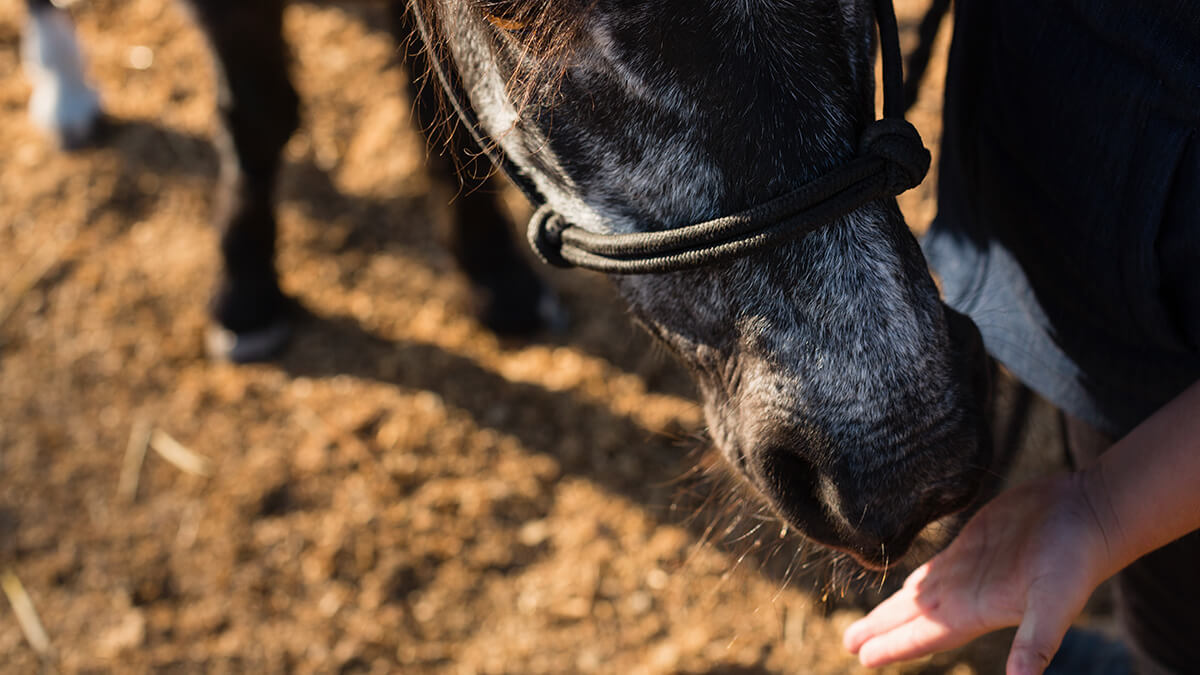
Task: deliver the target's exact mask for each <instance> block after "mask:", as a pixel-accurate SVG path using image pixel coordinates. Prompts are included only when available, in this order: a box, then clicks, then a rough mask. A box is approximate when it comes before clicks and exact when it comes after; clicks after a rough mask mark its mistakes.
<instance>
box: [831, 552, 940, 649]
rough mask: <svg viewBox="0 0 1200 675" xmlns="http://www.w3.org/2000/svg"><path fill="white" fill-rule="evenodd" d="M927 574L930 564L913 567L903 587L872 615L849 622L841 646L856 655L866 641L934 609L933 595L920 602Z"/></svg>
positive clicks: (874, 610)
mask: <svg viewBox="0 0 1200 675" xmlns="http://www.w3.org/2000/svg"><path fill="white" fill-rule="evenodd" d="M928 574H929V565H928V564H925V565H922V566H920V567H918V568H917V569H915V570H913V573H912V574H910V575H909V576H908V579H906V580H905V581H904V586H903V587H902V588H901V589H900V590H898V591H896V592H895V593H893V594H892V595H891V596H890V597H889V598H888V599H886V600H884V601H883V602H881V603H879V604H878V605H876V606H875V609H873V610H871V612H870V613H869V614H867V615H866V616H864V617H863V618H861V619H859V620H858V621H855V622H854V623H852V624H850V627H849V628H847V629H846V632H845V634H843V635H842V646H843V647H845V648H846V650H847V651H849V652H850V653H851V654H857V653H858V650H859V649H860V648H861V647H862V646H863V643H865V642H866V641H867V640H870V639H871V638H873V637H875V636H876V635H879V634H881V633H886V632H887V631H890V630H892V629H893V628H895V627H897V626H900V625H902V624H904V623H906V622H908V621H911V620H912V619H913V618H915V617H916V616H918V615H920V614H921V612H923V611H929V610H931V609H933V608H935V607H936V604H935V602H934V601H933V600H932V598H925V599H923V600H922V601H920V602H918V595H919V593H920V590H919V587H920V585H921V582H922V581H923V580H924V579H925V577H926V576H928Z"/></svg>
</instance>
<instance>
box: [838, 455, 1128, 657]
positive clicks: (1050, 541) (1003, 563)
mask: <svg viewBox="0 0 1200 675" xmlns="http://www.w3.org/2000/svg"><path fill="white" fill-rule="evenodd" d="M1086 494H1087V493H1086V491H1085V490H1084V489H1083V487H1082V481H1081V478H1080V476H1079V475H1070V476H1057V477H1054V478H1050V479H1045V480H1040V481H1036V482H1033V483H1029V484H1026V485H1023V486H1021V487H1018V488H1015V489H1013V490H1009V491H1007V492H1005V493H1003V494H1001V495H1000V496H998V497H997V498H996V499H994V500H993V501H992V502H990V503H989V504H987V505H986V506H985V507H984V508H982V509H981V510H980V511H979V513H978V514H976V515H975V516H974V517H973V518H972V519H971V521H970V522H969V523H968V524H967V526H966V527H965V528H964V529H963V531H962V532H961V533H960V534H959V535H958V537H957V538H956V539H955V540H954V541H953V542H952V543H951V544H950V546H949V547H948V548H947V549H946V550H945V551H943V552H942V553H940V554H939V555H937V556H936V557H934V558H933V559H932V560H930V561H929V562H927V563H926V564H924V565H922V566H921V567H919V568H918V569H917V570H916V571H914V572H913V573H912V574H911V575H910V576H909V578H908V579H907V580H906V581H905V583H904V587H903V588H901V589H900V590H899V591H897V592H896V594H895V595H893V596H892V597H890V598H888V599H887V600H885V601H884V602H882V603H881V604H880V605H879V606H878V607H876V608H875V609H874V610H873V611H872V612H871V613H870V614H869V615H867V616H866V617H865V618H863V619H862V620H860V621H858V622H856V623H855V624H854V625H852V626H851V627H850V628H849V629H847V631H846V634H845V638H844V642H845V645H846V648H847V649H849V650H850V651H851V652H853V653H856V654H858V656H859V659H860V660H861V661H862V663H863V664H865V665H867V666H881V665H884V664H887V663H892V662H894V661H902V660H905V659H911V658H915V657H918V656H921V655H924V654H928V653H931V652H936V651H941V650H945V649H950V648H953V647H957V646H959V645H961V644H964V643H966V642H967V641H969V640H971V639H973V638H975V637H978V636H980V635H982V634H984V633H987V632H989V631H992V630H996V629H999V628H1004V627H1008V626H1014V625H1019V626H1020V628H1019V629H1018V630H1017V636H1016V639H1015V640H1014V642H1013V646H1012V651H1011V653H1010V654H1009V659H1008V666H1007V674H1008V675H1026V674H1027V673H1041V672H1042V671H1043V670H1044V669H1045V667H1046V665H1047V664H1048V663H1049V661H1050V658H1051V657H1052V656H1053V655H1054V652H1055V651H1057V649H1058V646H1059V644H1060V643H1061V641H1062V638H1063V635H1064V634H1065V633H1066V631H1067V628H1068V627H1069V626H1070V623H1071V621H1072V619H1074V618H1075V616H1077V615H1078V614H1079V612H1080V611H1081V610H1082V609H1083V605H1084V603H1085V602H1086V601H1087V599H1088V596H1089V595H1091V593H1092V591H1093V590H1095V588H1096V586H1098V585H1099V584H1100V582H1101V581H1103V579H1104V576H1105V575H1104V573H1103V570H1102V569H1101V562H1100V561H1103V560H1106V559H1107V555H1106V553H1107V550H1106V549H1107V544H1106V541H1105V537H1104V533H1103V531H1102V530H1101V529H1100V524H1099V521H1098V519H1097V517H1096V515H1095V511H1094V510H1093V508H1092V505H1091V503H1090V502H1089V500H1088V498H1087V496H1086Z"/></svg>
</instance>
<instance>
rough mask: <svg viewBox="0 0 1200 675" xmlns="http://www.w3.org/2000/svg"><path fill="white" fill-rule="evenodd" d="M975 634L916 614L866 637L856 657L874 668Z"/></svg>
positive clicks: (956, 643) (946, 646)
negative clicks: (877, 633)
mask: <svg viewBox="0 0 1200 675" xmlns="http://www.w3.org/2000/svg"><path fill="white" fill-rule="evenodd" d="M975 637H977V634H975V633H972V632H964V631H962V630H960V629H956V628H955V627H953V626H950V625H948V624H947V623H944V622H942V621H939V620H937V619H934V618H930V617H928V616H918V617H916V618H914V619H913V620H912V621H909V622H908V623H905V624H903V625H901V626H897V627H896V628H893V629H892V630H891V631H888V632H887V633H884V634H882V635H878V636H876V637H873V638H871V639H870V640H868V641H867V642H866V644H864V645H862V648H861V649H859V651H858V660H859V662H861V663H862V664H863V665H864V666H867V667H868V668H878V667H880V666H886V665H888V664H889V663H895V662H897V661H907V660H909V659H915V658H917V657H919V656H924V655H926V654H930V653H933V652H940V651H943V650H946V649H952V648H954V647H957V646H959V645H962V644H965V643H966V642H967V641H969V640H971V639H972V638H975Z"/></svg>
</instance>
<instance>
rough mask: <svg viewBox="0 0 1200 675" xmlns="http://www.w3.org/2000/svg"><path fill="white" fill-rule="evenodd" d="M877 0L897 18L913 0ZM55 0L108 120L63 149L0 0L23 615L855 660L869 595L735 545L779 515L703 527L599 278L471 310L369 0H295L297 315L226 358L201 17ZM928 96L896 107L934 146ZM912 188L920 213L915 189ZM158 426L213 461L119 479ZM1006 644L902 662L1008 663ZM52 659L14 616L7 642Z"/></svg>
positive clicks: (2, 206)
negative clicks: (238, 355) (277, 339)
mask: <svg viewBox="0 0 1200 675" xmlns="http://www.w3.org/2000/svg"><path fill="white" fill-rule="evenodd" d="M898 4H899V5H900V11H901V15H902V23H904V25H905V27H906V31H908V32H909V33H911V30H912V27H913V25H912V22H913V21H914V20H915V19H914V17H915V16H917V15H918V14H919V12H920V11H921V10H922V8H923V5H924V3H923V2H916V1H906V2H900V3H898ZM73 12H74V14H75V16H76V18H77V20H78V22H79V27H80V32H81V34H82V36H83V39H84V41H85V45H86V51H87V53H88V55H89V60H90V63H91V71H92V72H93V74H94V76H95V79H96V80H97V82H98V83H99V85H100V88H101V90H102V93H103V97H104V101H105V104H106V106H107V108H108V110H109V111H110V112H111V114H112V115H113V117H114V118H115V120H116V124H115V127H114V128H113V129H112V131H111V133H110V134H109V135H108V137H107V138H106V139H105V140H104V142H103V143H102V144H101V145H100V146H99V147H98V148H96V149H92V150H88V151H85V152H81V153H78V154H74V155H65V154H62V153H60V152H58V151H56V150H55V149H54V148H53V147H52V146H51V145H50V144H49V143H47V142H46V141H45V140H44V139H43V138H41V137H40V136H39V135H38V134H37V133H36V132H35V130H34V129H32V127H31V126H30V125H29V123H28V122H27V120H26V118H25V113H24V106H25V102H26V99H27V97H28V93H29V92H28V86H27V85H26V83H25V82H24V80H23V78H22V76H21V73H20V70H19V67H18V62H17V46H18V38H19V27H20V24H21V22H22V21H23V18H24V8H23V3H22V2H21V1H20V0H0V157H3V160H0V293H2V295H0V472H2V473H0V476H2V478H0V569H10V570H11V571H12V572H13V573H14V574H15V576H16V577H17V578H18V579H20V581H21V582H22V583H23V585H24V587H25V589H26V590H27V591H28V593H29V595H30V597H31V599H32V601H33V604H34V606H35V607H36V609H37V611H38V613H39V614H40V617H41V620H42V622H43V623H44V625H45V628H46V632H47V633H48V635H49V636H50V640H51V644H52V648H53V655H52V657H50V658H49V659H47V660H46V661H45V663H46V664H49V667H51V668H58V669H60V670H62V671H66V672H78V671H101V672H104V671H121V672H136V671H146V670H151V669H156V670H157V669H164V670H169V671H183V672H192V671H195V672H208V671H214V672H285V671H287V672H290V671H297V672H360V671H362V672H368V671H369V672H406V673H425V672H429V673H567V672H604V673H842V672H859V671H860V670H861V669H860V668H859V667H857V666H856V665H855V661H854V659H853V658H852V657H850V656H849V655H847V654H845V653H844V652H843V651H842V649H841V648H840V646H839V645H840V632H841V630H842V629H843V628H844V627H845V626H846V625H847V624H848V623H849V622H850V621H851V620H853V619H854V618H855V617H857V616H860V615H861V609H860V608H856V607H855V606H854V603H852V602H849V601H843V600H841V598H842V596H843V593H842V592H841V591H840V588H842V586H838V587H834V588H833V593H832V594H830V593H829V592H828V591H829V590H830V586H829V585H828V584H827V582H826V581H825V577H824V576H822V575H820V574H815V573H808V572H797V571H795V570H793V571H792V572H791V573H788V574H785V573H783V572H780V571H777V570H776V569H775V568H777V567H779V565H778V564H775V563H772V562H768V563H766V564H760V563H759V562H756V561H757V560H760V559H761V558H762V556H761V555H759V554H758V553H757V552H758V551H761V550H771V551H773V552H775V553H776V556H775V557H776V558H780V557H781V556H782V557H783V558H786V560H785V561H784V562H787V561H790V560H793V559H799V558H796V557H795V556H793V552H794V551H796V550H797V548H796V547H797V546H798V544H797V543H796V542H795V541H794V539H793V538H790V537H789V538H783V539H777V535H776V534H775V530H774V528H775V527H776V526H774V525H771V526H768V527H764V528H763V529H762V530H760V531H759V532H757V533H756V534H755V536H753V537H749V538H747V539H745V540H743V541H742V542H733V543H731V542H728V541H726V540H727V539H729V537H723V536H722V535H721V533H720V532H717V533H716V534H715V535H712V536H707V537H706V535H705V531H706V526H707V524H708V523H709V522H710V520H711V514H710V511H711V509H710V510H704V509H700V508H699V507H698V506H697V503H698V500H699V499H701V498H702V497H703V495H702V494H698V493H700V492H703V491H704V490H707V489H708V488H706V487H704V485H703V484H696V483H694V481H693V480H692V479H691V478H690V477H689V468H690V466H691V465H692V464H693V463H694V460H695V457H696V452H694V450H695V449H696V448H698V447H701V446H702V441H700V440H699V437H700V434H701V432H702V421H701V415H700V412H699V410H698V408H697V405H696V403H695V399H694V395H693V392H692V389H691V385H690V384H689V383H688V381H687V379H686V377H685V376H684V375H683V374H682V373H681V372H680V370H679V369H678V368H677V367H676V366H675V365H674V364H673V363H672V362H670V361H669V360H667V359H666V358H665V357H663V356H661V354H660V353H659V352H658V351H656V349H655V348H654V346H653V345H652V344H651V342H650V341H649V340H648V339H647V338H646V337H645V336H644V335H643V334H642V333H641V332H639V331H638V330H637V329H635V328H634V327H633V326H632V325H631V323H630V322H629V321H628V320H627V318H626V317H625V316H624V312H623V310H622V308H621V307H620V305H619V304H618V303H617V302H616V301H615V300H614V298H613V297H612V295H611V293H610V292H609V289H608V288H607V286H606V284H605V282H604V281H603V280H602V279H601V278H599V277H597V276H594V275H590V274H586V273H561V272H552V271H550V270H545V269H543V270H542V271H543V272H544V273H545V274H546V276H547V277H548V278H550V279H551V281H552V283H553V284H554V285H555V286H556V287H557V288H558V289H560V291H561V293H562V294H563V296H564V297H565V300H566V303H567V305H568V306H569V308H570V309H571V311H572V315H573V322H572V326H571V329H570V331H569V332H568V333H567V334H566V335H565V336H562V337H559V338H549V339H545V338H544V339H540V340H533V341H528V342H520V343H514V342H502V341H499V340H497V338H496V337H495V336H493V335H492V334H490V333H488V332H487V331H486V330H484V329H482V328H481V327H480V326H479V325H478V324H477V323H476V322H474V321H473V320H472V319H471V318H470V314H469V312H468V311H467V308H468V304H469V296H468V294H467V291H466V288H465V284H464V281H463V279H462V278H461V277H460V276H459V275H458V274H457V273H456V272H455V270H454V267H453V264H452V262H451V260H450V259H449V257H448V255H447V254H446V253H445V252H444V250H443V247H442V246H441V245H440V243H439V238H438V236H437V235H436V232H438V231H439V229H440V227H441V226H442V224H443V223H444V222H445V221H446V219H447V213H448V207H447V206H446V204H447V202H448V201H449V199H450V197H451V196H452V194H451V192H450V191H448V190H447V189H445V188H442V187H439V186H436V185H431V184H430V181H429V179H428V177H427V176H426V175H425V174H424V172H423V168H422V158H423V156H424V154H423V153H424V149H423V145H422V143H421V141H420V139H419V137H418V136H417V135H416V134H415V133H414V131H413V130H412V129H411V128H410V120H409V114H408V112H409V102H408V101H407V100H406V98H405V96H404V93H403V92H404V87H403V78H404V77H406V75H405V73H404V70H403V67H402V65H401V64H400V63H399V62H398V59H397V58H396V50H395V47H394V46H393V44H392V42H391V40H390V38H389V37H388V35H387V33H386V31H385V30H384V29H383V27H384V26H385V21H384V17H383V15H382V12H380V11H378V10H374V9H362V8H357V7H356V8H345V7H343V8H339V7H336V6H334V7H327V6H314V5H307V4H305V5H297V6H294V7H291V8H290V9H289V10H288V12H287V19H286V26H287V33H288V34H289V37H290V38H291V40H292V44H293V45H294V50H295V55H296V67H295V73H296V80H297V84H298V87H299V89H300V91H301V94H302V96H303V99H304V128H303V130H302V131H301V132H300V133H299V134H298V135H297V136H296V138H295V139H294V140H293V142H292V143H291V145H290V146H289V148H288V151H287V160H286V166H285V168H284V170H283V178H282V188H281V196H280V214H281V218H280V219H281V229H282V234H281V251H280V259H279V267H280V269H281V271H282V278H283V282H282V283H283V286H284V288H285V289H286V291H288V292H289V293H291V294H292V295H294V296H295V297H296V298H298V299H299V300H300V302H301V303H302V304H303V305H304V307H306V308H307V309H308V310H309V311H310V312H311V314H312V318H311V319H310V320H308V321H307V323H306V324H305V325H303V326H302V327H301V331H300V334H299V335H298V337H297V339H296V340H295V342H294V344H293V345H292V347H291V349H290V350H289V351H288V352H287V354H286V355H285V356H284V357H283V358H281V359H279V360H278V361H277V362H275V363H271V364H267V365H258V366H247V367H235V366H231V365H226V364H220V363H213V362H210V361H208V360H206V359H205V358H204V355H203V349H202V334H203V330H204V328H205V322H206V312H205V307H206V301H207V298H208V291H209V288H210V286H211V284H212V281H213V277H214V271H215V270H216V269H217V260H216V257H215V256H216V249H215V244H216V241H215V236H214V232H213V230H212V229H211V228H210V226H209V225H208V224H207V221H208V216H209V213H210V201H211V200H210V196H211V193H212V190H213V187H214V180H215V176H216V172H217V159H216V153H215V151H214V150H213V146H212V144H211V142H210V131H211V127H212V125H213V114H212V110H213V107H214V89H213V84H212V83H213V77H212V72H211V68H210V66H209V60H208V55H207V52H206V49H205V45H204V42H203V39H202V38H201V36H200V35H199V34H198V33H197V31H196V30H195V29H194V28H193V27H192V25H191V24H190V23H189V21H188V18H187V16H186V14H185V13H184V12H182V11H180V10H179V9H178V7H176V6H175V5H174V4H172V3H167V2H162V1H161V0H124V1H121V2H118V1H117V0H86V1H85V2H81V3H78V4H76V5H75V6H74V8H73ZM908 37H911V36H908ZM906 39H907V38H906ZM135 47H147V48H149V49H150V50H152V53H153V62H152V64H151V65H150V66H149V67H148V68H144V69H138V68H135V67H134V66H133V65H132V64H133V63H134V62H136V61H137V59H132V60H131V58H130V57H131V50H132V49H133V48H135ZM133 54H134V55H139V54H140V55H143V56H144V52H140V51H139V52H133ZM141 65H145V64H144V63H142V64H141ZM939 87H940V84H939V83H938V82H937V78H936V72H935V77H934V78H933V81H932V83H931V84H930V87H929V91H927V92H926V93H925V96H924V99H923V102H922V103H921V105H920V106H919V107H918V109H917V110H916V112H915V114H914V118H915V120H916V121H917V122H918V124H919V125H920V126H921V127H922V130H923V131H924V132H925V133H926V138H927V139H928V141H929V142H930V143H931V144H936V142H937V129H936V123H937V114H938V100H939V98H940V91H939ZM514 203H516V200H514ZM903 204H904V207H905V208H906V210H907V212H908V213H909V215H910V216H911V217H912V221H913V222H914V223H915V224H917V225H918V226H920V225H921V224H923V223H926V222H928V220H929V218H930V217H931V216H932V211H933V208H934V205H933V201H932V196H931V193H930V192H929V190H928V188H923V189H922V190H921V191H919V192H917V193H915V194H913V195H908V196H906V197H905V198H904V199H903ZM515 208H517V209H518V210H519V209H520V208H521V207H520V206H516V207H515ZM151 430H153V431H155V432H156V439H157V441H156V443H155V445H156V446H157V445H161V442H158V441H161V439H162V435H164V434H165V435H166V436H169V437H171V438H173V439H175V440H177V441H178V442H179V443H180V444H182V445H183V446H185V447H187V448H189V449H190V450H192V451H193V452H195V453H198V454H199V455H201V456H203V457H205V458H207V460H209V461H210V462H211V469H212V471H211V475H210V476H208V477H203V476H197V475H190V474H188V473H185V472H183V471H181V470H180V469H179V468H177V467H176V466H175V465H173V464H172V463H169V462H168V461H165V460H164V459H163V458H162V457H161V456H160V455H159V454H157V453H155V452H153V451H151V452H149V453H147V454H146V456H145V459H144V462H143V463H142V465H141V466H140V470H139V471H135V472H134V473H133V474H131V475H136V476H137V477H138V482H137V484H136V493H135V494H133V495H132V497H131V496H130V488H131V487H132V485H133V484H132V483H130V482H128V479H127V480H126V482H125V483H124V484H122V479H121V476H122V466H123V463H124V462H125V461H126V458H127V454H128V453H129V450H128V449H129V448H132V451H133V453H134V454H135V455H136V452H137V451H138V450H139V449H140V448H141V447H142V446H143V444H144V441H145V437H146V435H147V433H149V432H150V431H151ZM134 466H135V467H136V466H137V465H136V464H135V465H134ZM122 486H123V487H122ZM122 490H124V492H122ZM767 529H771V532H768V533H765V534H764V533H763V532H764V531H765V530H767ZM756 544H757V545H756ZM747 550H752V551H751V552H752V553H754V555H751V556H749V557H746V558H745V559H744V560H743V559H742V553H744V552H746V551H747ZM800 557H801V558H804V556H800ZM805 559H807V558H805ZM794 567H795V566H794ZM784 572H786V569H785V570H784ZM848 597H849V596H848ZM853 597H858V594H857V593H855V594H854V596H853ZM0 604H3V605H4V606H5V607H7V603H0ZM1003 650H1004V640H1003V638H1002V637H1001V638H997V639H993V640H991V641H990V642H989V641H985V642H982V643H978V644H976V645H974V646H972V647H971V648H969V649H967V650H965V651H962V652H957V653H952V654H949V655H942V656H938V657H936V658H934V659H929V660H925V661H922V662H919V663H917V664H915V665H910V666H909V667H908V668H906V669H891V670H889V671H888V672H899V671H900V670H903V671H904V672H953V673H972V672H996V671H997V670H998V668H999V666H998V664H999V663H1000V659H1001V658H1002V654H1003ZM40 661H41V659H39V656H38V655H37V654H36V653H35V652H34V650H32V649H31V648H30V647H29V644H28V643H27V641H26V639H25V638H24V637H23V634H22V631H21V629H20V627H19V626H18V622H17V621H16V618H15V615H14V613H13V612H9V611H8V610H7V609H0V668H2V669H3V670H4V671H5V672H14V673H23V672H34V671H35V670H36V669H37V668H38V666H39V662H40Z"/></svg>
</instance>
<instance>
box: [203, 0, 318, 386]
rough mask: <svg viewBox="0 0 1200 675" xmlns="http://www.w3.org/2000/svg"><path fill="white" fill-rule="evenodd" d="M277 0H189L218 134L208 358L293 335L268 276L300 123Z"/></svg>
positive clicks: (241, 354)
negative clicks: (208, 51) (215, 274)
mask: <svg viewBox="0 0 1200 675" xmlns="http://www.w3.org/2000/svg"><path fill="white" fill-rule="evenodd" d="M283 4H284V3H283V0H253V1H250V0H191V5H192V6H193V8H194V9H195V12H196V17H197V18H198V20H199V23H200V25H201V26H202V27H203V29H204V31H205V32H206V33H207V35H208V39H209V42H210V43H211V45H212V48H213V51H214V53H215V55H216V65H217V71H218V79H219V80H220V98H219V104H218V105H219V109H220V110H219V114H220V117H221V121H222V123H223V125H224V131H225V133H224V134H221V135H220V136H219V137H218V139H217V146H218V149H219V151H220V152H221V155H222V163H221V184H220V190H219V194H218V206H217V209H216V219H217V224H218V225H219V226H220V228H221V256H222V260H223V263H224V269H223V273H222V277H221V280H220V283H219V285H218V288H217V291H216V295H215V297H214V298H213V306H212V311H213V316H214V318H215V319H216V320H217V322H218V323H219V327H214V329H213V330H212V331H210V335H209V341H208V347H209V351H210V353H211V354H212V355H213V356H217V357H222V358H228V359H231V360H233V361H237V362H246V361H257V360H262V359H266V358H269V357H271V356H273V355H275V354H276V353H277V352H278V351H279V350H280V349H282V347H283V346H284V344H285V343H286V342H287V339H288V337H289V336H290V335H291V318H292V317H291V316H290V314H291V309H292V305H291V302H290V301H289V300H288V299H287V298H286V297H284V295H283V293H282V291H280V289H279V283H278V279H277V276H276V273H275V233H276V224H275V212H274V192H275V182H276V180H275V179H276V173H277V171H278V168H279V160H280V154H281V152H282V151H283V146H284V145H285V144H286V143H287V141H288V139H289V138H290V137H291V135H292V132H294V131H295V130H296V128H297V126H298V125H299V99H298V97H297V94H296V91H295V89H294V88H293V87H292V84H291V82H290V81H289V79H288V54H287V47H286V45H285V44H284V41H283V35H282V14H283Z"/></svg>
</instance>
